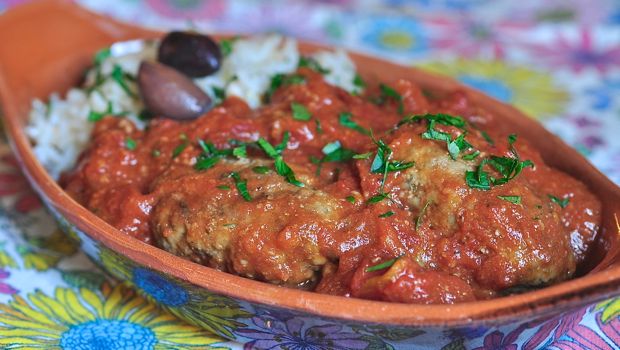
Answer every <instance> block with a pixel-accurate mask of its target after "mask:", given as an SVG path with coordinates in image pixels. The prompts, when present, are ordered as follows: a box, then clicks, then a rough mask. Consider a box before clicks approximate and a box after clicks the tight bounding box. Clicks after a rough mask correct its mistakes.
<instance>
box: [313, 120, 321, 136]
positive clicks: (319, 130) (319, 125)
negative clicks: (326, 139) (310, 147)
mask: <svg viewBox="0 0 620 350" xmlns="http://www.w3.org/2000/svg"><path fill="white" fill-rule="evenodd" d="M314 122H315V123H316V133H317V134H319V135H320V134H322V133H323V128H322V127H321V121H320V120H318V119H315V120H314Z"/></svg>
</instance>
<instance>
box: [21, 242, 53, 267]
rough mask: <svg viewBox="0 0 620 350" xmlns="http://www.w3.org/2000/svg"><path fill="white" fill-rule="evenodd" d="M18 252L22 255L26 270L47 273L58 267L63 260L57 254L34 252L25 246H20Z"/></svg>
mask: <svg viewBox="0 0 620 350" xmlns="http://www.w3.org/2000/svg"><path fill="white" fill-rule="evenodd" d="M17 252H18V253H19V255H21V257H22V260H23V262H24V267H25V268H27V269H35V270H37V271H45V270H48V269H50V268H52V267H54V266H56V265H57V264H58V262H59V261H60V259H61V258H62V256H60V255H57V254H50V253H46V252H43V251H35V250H32V249H30V248H29V247H28V246H25V245H20V246H18V247H17Z"/></svg>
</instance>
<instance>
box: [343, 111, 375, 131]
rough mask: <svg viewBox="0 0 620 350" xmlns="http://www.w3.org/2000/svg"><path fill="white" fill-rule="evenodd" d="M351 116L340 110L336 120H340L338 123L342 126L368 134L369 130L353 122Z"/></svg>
mask: <svg viewBox="0 0 620 350" xmlns="http://www.w3.org/2000/svg"><path fill="white" fill-rule="evenodd" d="M351 117H352V114H351V113H349V112H342V113H340V115H339V116H338V121H339V122H340V125H342V126H344V127H345V128H349V129H353V130H355V131H357V132H359V133H360V134H363V135H370V130H368V129H366V128H364V127H363V126H361V125H359V124H358V123H356V122H354V121H353V119H351Z"/></svg>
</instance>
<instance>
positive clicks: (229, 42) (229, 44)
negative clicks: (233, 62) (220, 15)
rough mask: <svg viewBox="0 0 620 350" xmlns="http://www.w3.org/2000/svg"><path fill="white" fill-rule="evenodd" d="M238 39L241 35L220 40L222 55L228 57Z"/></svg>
mask: <svg viewBox="0 0 620 350" xmlns="http://www.w3.org/2000/svg"><path fill="white" fill-rule="evenodd" d="M238 39H239V37H233V38H230V39H222V40H220V51H221V52H222V56H224V57H226V56H228V55H230V54H231V53H232V50H233V45H234V43H235V41H237V40H238Z"/></svg>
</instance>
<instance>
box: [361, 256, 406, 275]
mask: <svg viewBox="0 0 620 350" xmlns="http://www.w3.org/2000/svg"><path fill="white" fill-rule="evenodd" d="M400 258H401V257H400V256H399V257H397V258H394V259H390V260H388V261H384V262H382V263H380V264H377V265H373V266H369V267H367V268H366V272H374V271H379V270H383V269H387V268H388V267H392V265H394V263H396V261H398V259H400Z"/></svg>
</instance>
